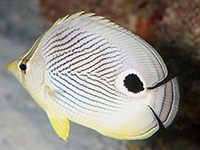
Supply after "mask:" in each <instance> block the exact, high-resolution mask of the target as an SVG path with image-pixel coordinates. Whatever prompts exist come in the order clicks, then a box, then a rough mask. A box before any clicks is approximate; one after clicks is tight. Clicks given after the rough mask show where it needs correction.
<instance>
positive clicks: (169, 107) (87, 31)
mask: <svg viewBox="0 0 200 150" xmlns="http://www.w3.org/2000/svg"><path fill="white" fill-rule="evenodd" d="M7 68H8V70H9V71H10V72H11V73H12V74H13V75H14V76H15V77H16V78H17V80H18V81H19V82H20V83H21V84H22V85H23V87H24V88H25V89H26V90H27V92H28V93H29V94H30V96H31V97H32V98H33V99H34V100H35V102H36V103H37V104H38V105H39V106H40V107H41V108H43V110H44V111H45V112H46V114H47V116H48V118H49V121H50V123H51V125H52V127H53V128H54V130H55V132H56V133H57V135H58V136H59V137H61V138H62V139H64V140H65V141H67V138H68V136H69V130H70V121H72V122H75V123H77V124H79V125H82V126H85V127H87V128H90V129H93V130H96V131H97V132H99V133H100V134H102V135H104V136H106V137H111V138H114V139H119V140H142V139H146V138H149V137H151V136H152V135H153V134H155V133H156V131H158V130H159V129H160V128H161V126H164V127H165V128H167V127H168V126H169V125H170V124H171V123H172V121H173V120H174V118H175V116H176V114H177V111H178V105H179V86H178V82H177V77H175V78H172V79H170V80H168V81H166V82H164V81H165V80H166V78H167V76H168V70H167V67H166V65H165V63H164V61H163V59H162V58H161V56H160V55H159V54H158V52H157V51H156V50H155V49H154V48H153V47H152V46H150V45H149V44H148V43H147V42H145V41H144V40H143V39H141V38H140V37H139V36H137V35H135V34H133V33H131V32H130V31H128V30H126V29H125V28H123V27H120V26H119V25H117V24H115V23H113V22H111V21H110V20H108V19H105V18H104V17H102V16H96V15H95V14H94V13H84V12H78V13H75V14H73V15H70V16H69V15H67V16H66V17H63V18H61V19H58V20H57V21H56V22H55V23H54V24H53V25H52V27H50V28H49V29H48V30H47V31H46V32H45V33H43V34H42V35H41V36H40V37H39V38H38V39H37V40H36V41H35V43H34V44H33V46H32V47H31V48H29V49H28V50H27V51H25V52H24V53H23V54H22V55H21V56H20V57H19V58H17V59H15V60H14V61H12V62H10V63H9V64H8V65H7Z"/></svg>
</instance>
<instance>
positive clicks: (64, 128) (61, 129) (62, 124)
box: [47, 113, 70, 141]
mask: <svg viewBox="0 0 200 150" xmlns="http://www.w3.org/2000/svg"><path fill="white" fill-rule="evenodd" d="M47 116H48V118H49V121H50V122H51V125H52V127H53V128H54V130H55V132H56V133H57V134H58V136H59V137H61V138H63V139H64V140H65V141H67V137H68V135H69V129H70V126H69V121H68V119H60V118H58V117H56V116H53V115H50V114H48V113H47Z"/></svg>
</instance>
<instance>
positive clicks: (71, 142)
mask: <svg viewBox="0 0 200 150" xmlns="http://www.w3.org/2000/svg"><path fill="white" fill-rule="evenodd" d="M46 29H47V28H45V19H43V17H42V16H41V14H40V9H39V6H38V0H34V1H33V0H32V1H28V0H27V1H26V0H0V95H1V98H0V150H124V149H125V147H126V143H127V141H120V140H115V139H111V138H107V137H105V136H103V135H101V134H99V133H97V132H96V131H94V130H91V129H88V128H85V127H83V126H80V125H77V124H75V123H71V126H70V127H71V129H70V135H69V137H68V142H65V141H64V140H62V139H61V138H59V137H58V136H57V134H56V133H55V132H54V130H53V128H52V127H51V124H50V122H49V120H48V118H47V116H46V113H45V112H44V111H43V110H42V109H41V108H40V107H39V106H38V105H37V104H36V103H35V101H34V100H33V99H32V98H31V97H30V96H29V94H28V93H27V92H26V91H25V89H24V88H23V87H22V86H21V85H20V84H19V83H18V81H17V80H16V79H15V77H14V76H13V75H12V74H11V73H10V72H9V71H8V70H7V69H6V66H7V64H8V63H9V62H10V61H12V60H14V59H15V58H17V57H18V56H19V55H21V54H22V53H23V52H24V51H25V50H26V49H28V48H29V47H30V46H32V44H33V43H34V41H35V40H36V39H37V38H38V37H39V36H40V35H41V34H42V33H43V32H44V31H45V30H46Z"/></svg>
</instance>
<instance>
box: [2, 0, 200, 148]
mask: <svg viewBox="0 0 200 150" xmlns="http://www.w3.org/2000/svg"><path fill="white" fill-rule="evenodd" d="M82 10H84V11H85V12H95V13H96V15H100V16H105V17H106V18H107V19H109V20H111V21H113V22H115V23H117V24H119V25H120V26H122V27H125V28H126V29H128V30H130V31H132V32H133V33H134V34H137V35H139V36H140V37H142V38H143V39H145V40H146V41H147V42H149V43H150V44H151V45H152V46H153V47H154V48H155V49H156V50H157V51H158V52H159V54H160V55H161V56H162V58H163V59H164V61H165V63H166V65H167V68H168V70H169V78H173V77H175V76H177V77H178V80H179V86H180V95H181V97H180V106H179V111H178V113H177V116H176V118H175V120H174V121H173V123H172V125H170V126H169V128H167V130H159V131H158V132H157V133H156V134H154V135H153V136H152V137H150V138H149V139H146V140H141V141H120V140H115V139H111V138H107V137H105V136H102V135H101V134H99V133H97V132H96V131H93V130H91V129H87V128H85V127H82V126H80V125H77V124H74V123H71V130H70V136H69V138H68V142H67V143H66V142H64V141H63V140H62V139H61V138H59V137H58V136H57V135H56V133H55V132H54V130H53V128H52V127H51V124H50V123H49V120H48V118H47V117H46V114H45V112H44V111H43V110H42V109H41V108H40V107H38V105H37V104H36V103H35V102H34V100H32V98H31V97H30V96H29V95H28V93H27V92H26V91H25V89H24V88H23V87H22V86H21V85H20V84H19V83H18V81H17V80H16V79H15V78H14V76H13V75H11V74H10V73H9V72H8V70H7V69H6V65H7V63H8V62H10V61H12V60H13V59H14V58H16V57H18V56H19V55H20V54H21V53H23V52H24V51H25V50H26V49H28V48H29V47H30V46H32V44H33V43H34V41H35V40H36V39H37V38H38V37H39V36H40V35H41V34H42V33H43V32H45V31H46V30H47V29H48V28H49V27H50V26H51V25H52V24H53V23H54V22H55V21H56V20H57V19H58V18H60V17H63V16H65V15H67V14H74V13H76V12H79V11H82ZM0 94H1V98H0V149H1V150H10V149H12V150H14V149H20V150H35V149H37V150H47V149H48V150H64V149H67V150H82V149H83V150H86V149H87V150H199V149H200V143H199V141H200V0H176V1H174V0H109V1H108V0H59V1H58V0H0Z"/></svg>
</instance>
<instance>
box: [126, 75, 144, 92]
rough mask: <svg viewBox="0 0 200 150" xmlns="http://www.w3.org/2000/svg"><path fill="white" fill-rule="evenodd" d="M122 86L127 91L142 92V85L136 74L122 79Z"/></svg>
mask: <svg viewBox="0 0 200 150" xmlns="http://www.w3.org/2000/svg"><path fill="white" fill-rule="evenodd" d="M124 86H125V87H126V88H127V89H128V91H130V92H133V93H138V92H141V91H143V90H144V87H143V83H142V82H141V81H140V78H139V77H138V76H137V75H136V74H133V73H132V74H129V75H127V76H126V77H125V79H124Z"/></svg>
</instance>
